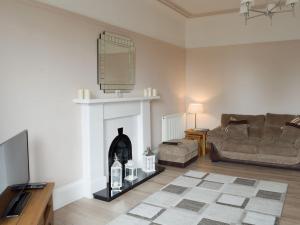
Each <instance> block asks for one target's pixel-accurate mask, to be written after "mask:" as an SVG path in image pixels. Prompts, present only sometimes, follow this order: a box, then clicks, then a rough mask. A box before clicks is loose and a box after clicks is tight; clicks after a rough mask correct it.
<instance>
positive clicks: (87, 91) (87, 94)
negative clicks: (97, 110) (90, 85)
mask: <svg viewBox="0 0 300 225" xmlns="http://www.w3.org/2000/svg"><path fill="white" fill-rule="evenodd" d="M84 99H91V92H90V90H89V89H84Z"/></svg>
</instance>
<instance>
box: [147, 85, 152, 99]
mask: <svg viewBox="0 0 300 225" xmlns="http://www.w3.org/2000/svg"><path fill="white" fill-rule="evenodd" d="M151 96H152V88H151V87H149V88H148V97H151Z"/></svg>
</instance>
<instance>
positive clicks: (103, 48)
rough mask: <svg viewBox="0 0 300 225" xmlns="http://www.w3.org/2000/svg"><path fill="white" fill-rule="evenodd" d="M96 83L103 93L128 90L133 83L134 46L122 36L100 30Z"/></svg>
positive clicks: (132, 86)
mask: <svg viewBox="0 0 300 225" xmlns="http://www.w3.org/2000/svg"><path fill="white" fill-rule="evenodd" d="M98 84H99V85H100V89H101V90H103V91H104V93H112V92H116V91H120V92H123V93H124V92H130V91H131V90H133V88H134V85H135V46H134V42H133V41H132V40H131V39H129V38H127V37H124V36H121V35H117V34H112V33H108V32H105V31H104V32H102V33H101V34H100V38H99V39H98Z"/></svg>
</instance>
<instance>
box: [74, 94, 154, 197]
mask: <svg viewBox="0 0 300 225" xmlns="http://www.w3.org/2000/svg"><path fill="white" fill-rule="evenodd" d="M157 99H160V97H159V96H155V97H123V98H99V99H89V100H82V99H74V100H73V102H74V103H76V104H78V105H79V106H80V108H81V129H82V131H81V138H82V160H83V166H82V168H83V186H84V187H83V192H84V193H83V196H84V197H87V198H92V197H93V193H95V192H97V191H100V190H102V189H104V188H106V184H107V179H108V178H107V174H108V166H107V163H108V150H109V147H110V144H111V142H112V140H113V139H114V137H115V136H117V134H118V132H117V128H119V127H123V128H124V134H126V135H128V137H129V138H130V139H131V142H132V155H133V160H134V161H135V163H136V164H137V166H139V167H142V162H143V152H144V151H145V150H146V148H147V147H151V121H150V118H151V117H150V102H151V101H152V100H157Z"/></svg>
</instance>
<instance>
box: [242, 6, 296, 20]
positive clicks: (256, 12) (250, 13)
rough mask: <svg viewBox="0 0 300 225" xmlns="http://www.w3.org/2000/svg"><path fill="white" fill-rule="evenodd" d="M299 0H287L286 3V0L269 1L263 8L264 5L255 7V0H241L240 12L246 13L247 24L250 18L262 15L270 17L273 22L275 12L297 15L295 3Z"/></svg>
mask: <svg viewBox="0 0 300 225" xmlns="http://www.w3.org/2000/svg"><path fill="white" fill-rule="evenodd" d="M298 2H299V0H285V3H284V0H276V1H269V3H268V4H266V6H265V9H261V8H262V7H259V8H255V7H254V0H241V9H240V13H241V14H242V15H244V17H245V24H246V25H247V22H248V20H250V19H253V18H257V17H260V16H267V17H269V18H270V20H271V24H272V18H273V16H274V15H275V14H279V13H293V15H295V5H296V4H297V3H298Z"/></svg>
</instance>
